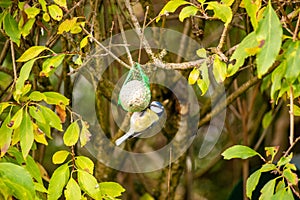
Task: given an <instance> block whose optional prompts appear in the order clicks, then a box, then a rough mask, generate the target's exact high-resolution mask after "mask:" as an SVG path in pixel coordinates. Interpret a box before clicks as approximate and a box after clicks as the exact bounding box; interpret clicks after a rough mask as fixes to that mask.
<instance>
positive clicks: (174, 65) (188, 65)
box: [142, 59, 206, 70]
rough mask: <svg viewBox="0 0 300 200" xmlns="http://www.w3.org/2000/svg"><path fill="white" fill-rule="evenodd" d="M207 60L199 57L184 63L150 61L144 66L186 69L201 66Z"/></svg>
mask: <svg viewBox="0 0 300 200" xmlns="http://www.w3.org/2000/svg"><path fill="white" fill-rule="evenodd" d="M205 61H206V60H205V59H198V60H194V61H189V62H182V63H163V62H161V63H156V62H154V63H148V64H145V65H142V66H144V67H145V66H147V65H153V64H154V65H155V66H156V67H159V68H163V69H168V70H185V69H191V68H194V67H199V66H201V64H202V63H204V62H205Z"/></svg>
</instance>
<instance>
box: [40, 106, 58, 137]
mask: <svg viewBox="0 0 300 200" xmlns="http://www.w3.org/2000/svg"><path fill="white" fill-rule="evenodd" d="M40 110H41V111H42V113H43V116H44V118H45V120H46V121H47V122H48V124H49V125H50V126H51V127H53V128H56V129H57V130H59V131H63V129H62V125H61V123H60V119H59V117H58V116H57V115H56V114H55V113H54V112H53V111H52V110H51V109H49V108H47V107H45V106H40Z"/></svg>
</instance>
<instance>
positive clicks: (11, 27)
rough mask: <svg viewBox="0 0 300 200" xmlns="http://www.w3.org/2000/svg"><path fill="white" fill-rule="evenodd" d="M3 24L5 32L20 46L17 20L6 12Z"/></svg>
mask: <svg viewBox="0 0 300 200" xmlns="http://www.w3.org/2000/svg"><path fill="white" fill-rule="evenodd" d="M3 25H4V30H5V33H6V34H7V35H8V36H9V37H10V39H11V40H12V41H13V42H14V43H16V44H17V45H18V46H20V39H21V31H20V30H19V27H18V23H17V21H16V20H15V19H14V18H13V17H12V16H11V15H10V14H9V13H7V14H6V16H5V18H4V21H3Z"/></svg>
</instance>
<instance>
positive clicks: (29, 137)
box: [20, 112, 34, 158]
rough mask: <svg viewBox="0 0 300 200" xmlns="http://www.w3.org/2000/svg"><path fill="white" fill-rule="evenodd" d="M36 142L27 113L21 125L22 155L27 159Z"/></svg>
mask: <svg viewBox="0 0 300 200" xmlns="http://www.w3.org/2000/svg"><path fill="white" fill-rule="evenodd" d="M33 141H34V133H33V125H32V121H31V119H30V116H29V114H28V113H27V112H25V114H24V117H23V120H22V123H21V125H20V145H21V149H22V155H23V157H24V158H26V157H27V155H28V153H29V151H30V149H31V147H32V144H33Z"/></svg>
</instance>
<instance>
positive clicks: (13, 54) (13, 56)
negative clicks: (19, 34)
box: [10, 40, 17, 84]
mask: <svg viewBox="0 0 300 200" xmlns="http://www.w3.org/2000/svg"><path fill="white" fill-rule="evenodd" d="M10 50H11V59H12V65H13V71H14V84H15V83H16V81H17V66H16V58H15V49H14V43H13V41H12V40H10Z"/></svg>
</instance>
